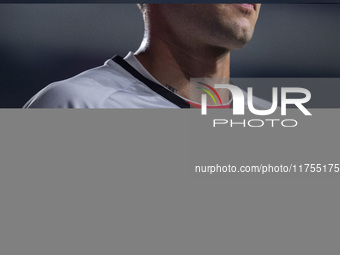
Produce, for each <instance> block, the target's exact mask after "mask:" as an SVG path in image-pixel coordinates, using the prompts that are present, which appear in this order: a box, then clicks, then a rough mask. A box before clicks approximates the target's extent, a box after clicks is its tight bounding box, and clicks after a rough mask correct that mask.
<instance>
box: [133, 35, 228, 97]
mask: <svg viewBox="0 0 340 255" xmlns="http://www.w3.org/2000/svg"><path fill="white" fill-rule="evenodd" d="M142 45H143V44H142ZM147 45H148V46H147V47H145V48H142V47H141V48H140V49H139V50H138V51H137V54H136V57H137V59H138V60H139V61H140V62H141V64H142V65H143V66H144V67H145V68H146V69H147V70H148V71H149V73H151V74H152V75H153V77H155V78H156V79H157V80H158V81H159V82H160V83H162V84H163V85H164V86H165V87H167V88H168V89H170V90H171V91H173V92H174V93H176V94H178V95H180V96H182V97H184V98H188V99H189V98H190V78H229V75H230V71H229V70H230V51H227V50H225V49H222V48H218V47H212V46H198V45H194V44H192V45H190V46H188V47H186V46H185V45H178V44H176V43H173V42H170V41H166V40H163V39H161V38H153V40H151V41H150V42H149V43H148V44H147ZM228 96H229V94H226V95H224V96H223V97H224V100H223V101H228V100H229V98H228Z"/></svg>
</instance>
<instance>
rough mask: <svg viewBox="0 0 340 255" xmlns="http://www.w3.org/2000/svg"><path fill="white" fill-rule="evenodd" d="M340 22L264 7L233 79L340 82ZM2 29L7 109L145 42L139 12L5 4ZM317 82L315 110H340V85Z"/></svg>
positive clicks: (322, 9)
mask: <svg viewBox="0 0 340 255" xmlns="http://www.w3.org/2000/svg"><path fill="white" fill-rule="evenodd" d="M339 14H340V4H327V5H326V4H325V5H322V4H309V5H305V4H264V5H263V6H262V8H261V13H260V19H259V21H258V24H257V27H256V31H255V35H254V38H253V40H252V41H251V43H250V44H249V45H248V46H247V47H246V48H245V49H243V50H240V51H235V52H233V53H232V66H231V75H232V77H313V78H323V77H333V78H335V77H340V33H339V28H338V27H339V24H340V15H339ZM0 24H1V28H0V29H1V30H0V56H1V59H0V68H1V78H2V79H1V85H0V107H1V108H18V107H22V106H23V104H24V103H25V102H26V101H27V100H28V99H29V98H30V97H32V96H33V95H34V94H35V93H36V92H37V91H39V90H40V89H41V88H43V87H45V86H46V85H48V84H49V83H51V82H53V81H57V80H62V79H66V78H69V77H71V76H73V75H76V74H78V73H80V72H82V71H84V70H86V69H89V68H92V67H95V66H98V65H102V64H103V63H104V62H105V60H107V59H109V58H110V57H112V56H113V55H115V54H120V55H122V56H124V55H125V54H126V53H127V52H128V51H135V50H136V49H137V48H138V47H139V44H140V41H141V39H142V35H143V22H142V16H141V13H140V11H139V10H138V8H137V6H136V5H135V4H2V5H0ZM315 81H321V82H320V83H319V82H313V84H312V85H310V86H311V87H308V89H310V90H311V92H312V95H313V98H315V97H317V100H313V103H312V104H311V105H310V106H311V107H340V102H338V101H339V100H338V98H339V96H338V95H339V92H340V83H339V82H338V81H340V79H328V81H330V82H326V83H325V84H322V81H324V80H322V79H321V80H319V79H315ZM267 92H268V91H267ZM267 92H264V95H266V94H268V93H267ZM258 96H261V93H259V94H258ZM265 97H266V96H265Z"/></svg>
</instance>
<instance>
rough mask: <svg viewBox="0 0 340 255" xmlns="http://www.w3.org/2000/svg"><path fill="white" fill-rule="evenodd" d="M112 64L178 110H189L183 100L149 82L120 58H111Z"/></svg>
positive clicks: (188, 105)
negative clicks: (178, 108) (115, 64)
mask: <svg viewBox="0 0 340 255" xmlns="http://www.w3.org/2000/svg"><path fill="white" fill-rule="evenodd" d="M112 60H113V61H114V62H116V63H117V64H118V65H120V66H121V67H123V68H124V69H125V70H126V71H128V72H129V73H130V74H131V75H132V76H134V77H135V78H136V79H138V80H139V81H141V82H143V83H144V84H145V85H146V86H148V87H149V88H150V89H152V90H153V91H155V92H156V93H157V94H159V95H161V96H162V97H164V98H165V99H167V100H169V101H170V102H172V103H174V104H175V105H177V106H178V107H180V108H190V104H189V103H188V102H187V101H185V100H184V99H183V98H181V97H179V96H177V95H176V94H174V93H172V92H171V91H169V90H168V89H166V88H165V87H163V86H161V85H159V84H157V83H155V82H153V81H151V80H149V79H148V78H146V77H144V76H143V75H141V74H140V73H139V72H138V71H137V70H136V69H135V68H133V67H132V66H131V65H130V64H129V63H128V62H126V61H125V60H124V59H123V58H122V57H121V56H118V55H116V56H114V57H113V58H112Z"/></svg>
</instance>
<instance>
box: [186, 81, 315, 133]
mask: <svg viewBox="0 0 340 255" xmlns="http://www.w3.org/2000/svg"><path fill="white" fill-rule="evenodd" d="M190 81H191V83H190V85H191V93H190V96H191V97H190V99H191V100H192V101H191V102H189V103H190V104H191V105H192V107H195V108H201V115H207V109H208V108H232V113H233V115H244V114H245V109H248V110H249V111H250V112H251V113H252V114H254V115H257V116H269V115H271V114H273V113H274V112H276V111H277V110H278V109H279V110H280V114H281V116H286V115H287V106H288V105H289V106H292V108H298V109H299V110H300V111H301V112H302V113H303V114H304V115H306V116H311V115H312V114H311V113H310V112H309V111H308V110H307V108H306V107H305V106H304V104H305V103H307V102H308V101H310V99H311V93H310V91H309V90H307V89H305V88H299V87H281V88H280V94H281V98H280V99H281V105H280V106H279V104H278V98H279V89H278V88H277V87H272V98H271V101H267V100H263V99H259V98H258V97H255V96H254V94H253V87H248V88H247V89H246V91H245V90H243V89H241V88H239V87H238V86H236V85H232V84H230V83H229V80H221V79H218V80H217V79H203V78H202V79H191V80H190ZM292 94H295V95H298V97H297V98H296V97H292V98H291V97H289V95H292ZM195 102H200V104H198V103H195ZM266 122H268V123H271V126H272V127H274V126H275V123H277V122H280V123H281V125H282V126H284V127H295V126H297V124H298V123H297V121H296V120H294V119H285V120H280V119H265V120H261V119H251V120H248V121H246V120H244V121H242V122H241V123H240V122H235V121H234V126H235V125H236V124H239V125H242V126H244V127H245V126H249V127H262V126H264V125H265V123H266ZM226 124H228V125H231V127H232V126H233V120H226V119H214V122H213V126H214V127H215V126H217V125H226ZM247 124H248V125H247Z"/></svg>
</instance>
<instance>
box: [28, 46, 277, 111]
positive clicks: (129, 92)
mask: <svg viewBox="0 0 340 255" xmlns="http://www.w3.org/2000/svg"><path fill="white" fill-rule="evenodd" d="M190 103H191V102H190V101H189V100H186V99H185V98H182V97H180V96H178V95H176V94H175V93H173V92H171V91H170V90H168V89H167V88H166V87H164V86H163V85H162V84H161V83H159V82H158V81H157V80H156V79H155V78H154V77H153V76H152V75H151V74H150V73H149V72H148V71H147V70H146V69H145V68H144V67H143V66H142V64H141V63H140V62H139V61H138V60H137V58H136V57H135V56H134V53H133V52H130V53H129V54H128V55H127V56H126V57H125V58H124V59H123V58H122V57H120V56H115V57H113V58H112V59H110V60H107V61H106V62H105V64H104V65H103V66H100V67H97V68H94V69H90V70H88V71H85V72H83V73H81V74H79V75H77V76H74V77H72V78H70V79H67V80H63V81H59V82H54V83H51V84H50V85H48V86H47V87H45V88H44V89H42V90H41V91H40V92H38V93H37V94H36V95H35V96H34V97H32V98H31V99H30V100H29V101H28V102H27V103H26V104H25V105H24V108H190ZM229 106H230V102H228V103H227V104H226V105H224V107H222V108H229ZM254 107H256V108H257V109H266V108H270V104H269V103H268V102H267V101H265V100H262V99H258V98H257V99H254Z"/></svg>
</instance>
